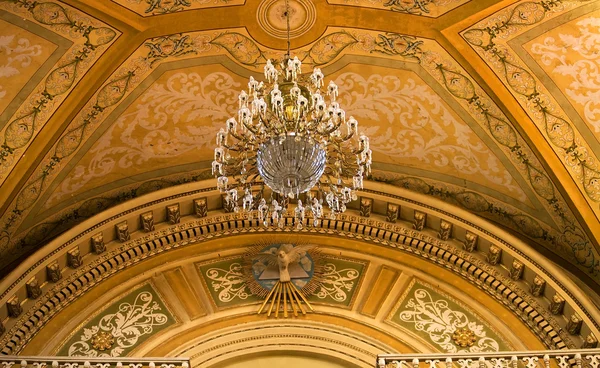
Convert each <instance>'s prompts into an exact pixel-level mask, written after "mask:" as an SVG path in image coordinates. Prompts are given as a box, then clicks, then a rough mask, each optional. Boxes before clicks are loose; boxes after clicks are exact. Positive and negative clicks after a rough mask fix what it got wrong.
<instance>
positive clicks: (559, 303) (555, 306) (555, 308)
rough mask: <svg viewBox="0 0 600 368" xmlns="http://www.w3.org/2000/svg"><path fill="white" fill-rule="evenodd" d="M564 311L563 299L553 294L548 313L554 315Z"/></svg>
mask: <svg viewBox="0 0 600 368" xmlns="http://www.w3.org/2000/svg"><path fill="white" fill-rule="evenodd" d="M564 309H565V299H564V298H563V297H562V296H560V295H559V294H558V293H556V294H554V296H553V297H552V300H551V301H550V312H552V314H554V315H559V314H562V313H563V311H564Z"/></svg>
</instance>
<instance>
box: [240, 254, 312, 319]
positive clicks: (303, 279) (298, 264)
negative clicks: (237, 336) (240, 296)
mask: <svg viewBox="0 0 600 368" xmlns="http://www.w3.org/2000/svg"><path fill="white" fill-rule="evenodd" d="M318 260H320V252H319V251H318V250H317V249H316V247H315V246H314V245H311V244H303V245H296V246H294V245H293V244H282V245H279V246H277V245H273V246H266V247H265V246H255V247H253V248H251V249H250V250H249V251H248V252H247V254H246V255H245V256H244V261H243V262H244V265H245V266H244V270H245V280H246V283H245V284H246V285H248V289H249V290H250V292H251V293H252V294H254V295H257V296H258V297H260V298H264V302H263V303H262V304H261V306H260V308H259V309H258V314H261V313H263V312H265V313H266V314H267V317H270V316H271V314H274V315H275V318H278V317H279V314H280V312H283V317H288V316H289V314H290V312H291V314H293V315H294V316H295V317H298V316H299V315H300V314H303V315H306V313H307V312H309V311H314V309H313V307H312V305H311V304H310V303H309V302H308V299H307V298H308V297H309V296H310V295H311V294H314V293H315V291H316V290H317V289H319V286H320V284H321V283H320V281H321V280H322V274H323V269H322V268H320V267H315V261H318ZM298 282H300V283H298ZM296 284H298V285H302V286H301V287H300V286H297V285H296Z"/></svg>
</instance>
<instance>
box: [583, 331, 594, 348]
mask: <svg viewBox="0 0 600 368" xmlns="http://www.w3.org/2000/svg"><path fill="white" fill-rule="evenodd" d="M581 347H582V348H583V349H591V348H597V347H598V339H596V336H594V334H593V333H590V334H589V335H587V337H586V338H585V341H584V342H583V345H581Z"/></svg>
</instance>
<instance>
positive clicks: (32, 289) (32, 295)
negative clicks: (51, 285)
mask: <svg viewBox="0 0 600 368" xmlns="http://www.w3.org/2000/svg"><path fill="white" fill-rule="evenodd" d="M26 289H27V297H28V298H29V299H37V298H39V297H40V296H41V295H42V289H41V287H40V284H39V282H38V280H37V278H36V277H35V276H34V277H32V278H31V279H30V280H29V281H27V284H26Z"/></svg>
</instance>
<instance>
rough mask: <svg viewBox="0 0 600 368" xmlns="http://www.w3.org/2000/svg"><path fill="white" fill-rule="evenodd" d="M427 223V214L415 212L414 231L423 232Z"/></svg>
mask: <svg viewBox="0 0 600 368" xmlns="http://www.w3.org/2000/svg"><path fill="white" fill-rule="evenodd" d="M426 222H427V214H426V213H424V212H419V211H415V214H414V219H413V229H415V230H417V231H421V230H423V229H424V228H425V223H426Z"/></svg>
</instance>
